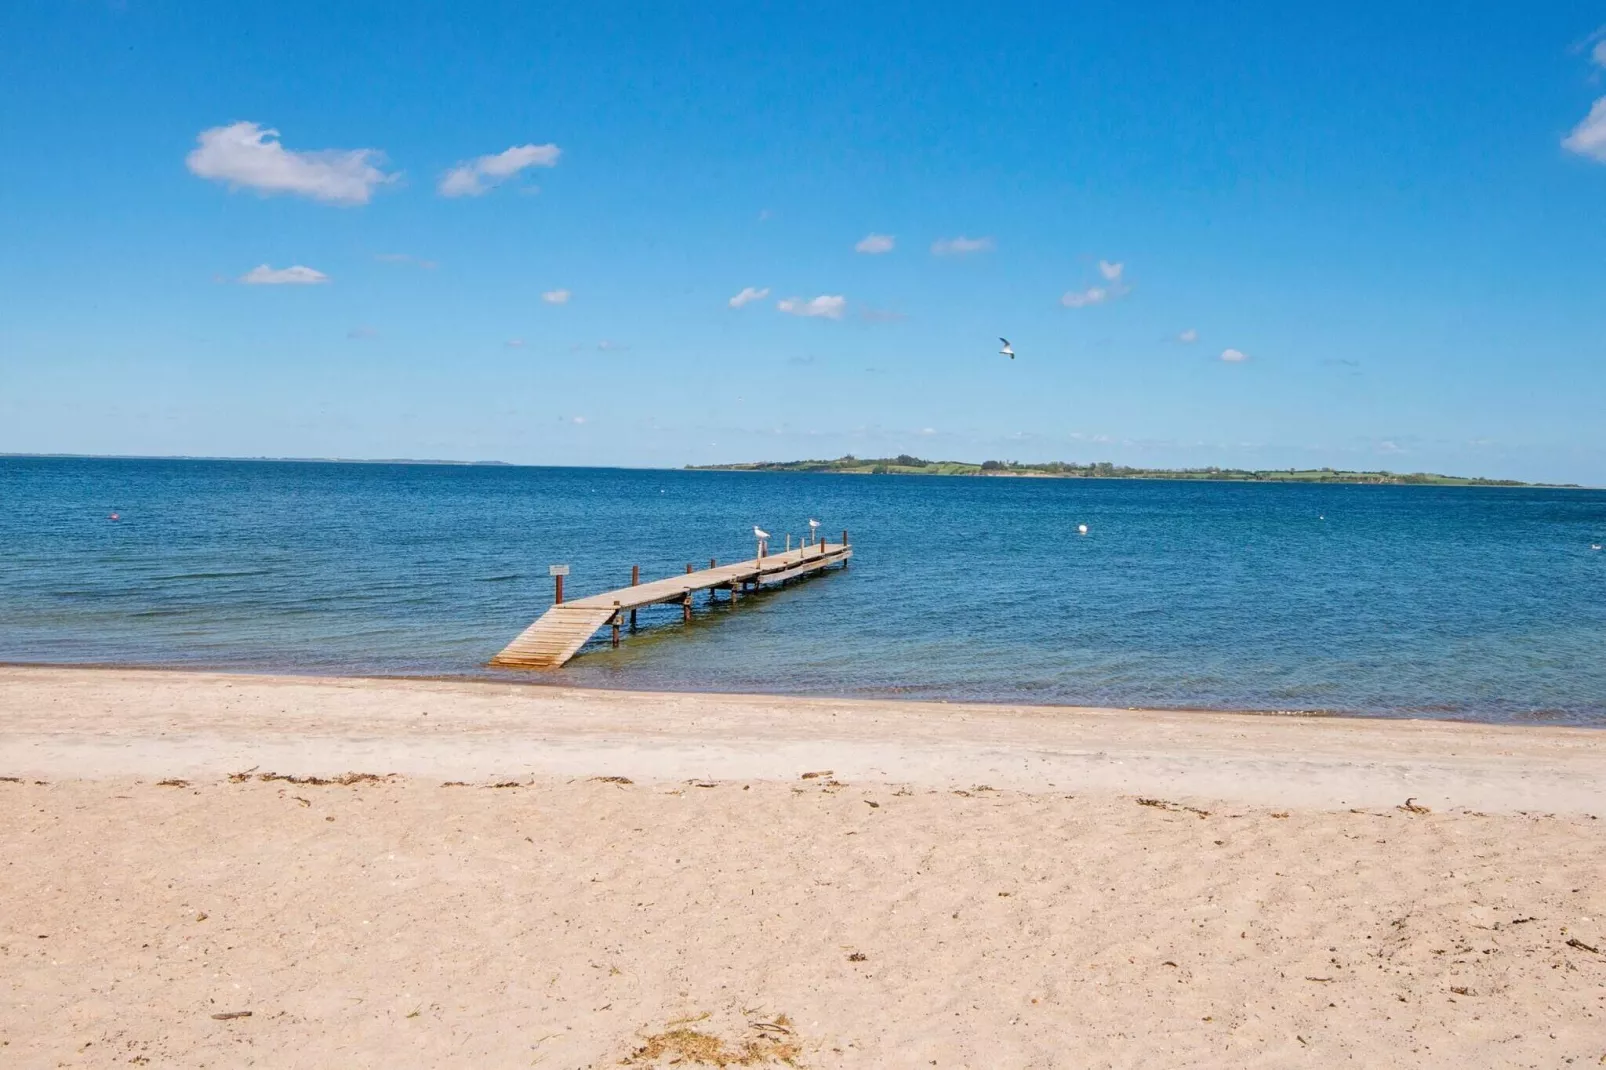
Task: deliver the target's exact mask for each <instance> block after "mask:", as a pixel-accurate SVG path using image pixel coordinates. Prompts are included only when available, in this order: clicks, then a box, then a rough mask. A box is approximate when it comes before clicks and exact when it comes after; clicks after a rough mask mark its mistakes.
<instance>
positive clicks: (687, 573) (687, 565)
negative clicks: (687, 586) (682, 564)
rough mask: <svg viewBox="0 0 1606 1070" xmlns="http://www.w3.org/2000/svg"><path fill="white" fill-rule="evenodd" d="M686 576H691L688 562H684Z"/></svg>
mask: <svg viewBox="0 0 1606 1070" xmlns="http://www.w3.org/2000/svg"><path fill="white" fill-rule="evenodd" d="M686 575H688V576H690V575H691V562H690V561H688V562H686Z"/></svg>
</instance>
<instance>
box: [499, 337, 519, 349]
mask: <svg viewBox="0 0 1606 1070" xmlns="http://www.w3.org/2000/svg"><path fill="white" fill-rule="evenodd" d="M502 344H503V345H505V346H507V347H508V348H509V349H523V348H524V339H522V338H509V339H508V340H507V341H505V342H503V343H502Z"/></svg>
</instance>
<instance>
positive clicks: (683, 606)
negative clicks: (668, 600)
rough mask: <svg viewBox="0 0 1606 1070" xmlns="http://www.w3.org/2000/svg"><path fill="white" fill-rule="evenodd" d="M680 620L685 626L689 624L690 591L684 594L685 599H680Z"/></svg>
mask: <svg viewBox="0 0 1606 1070" xmlns="http://www.w3.org/2000/svg"><path fill="white" fill-rule="evenodd" d="M680 619H681V620H682V621H684V622H685V623H687V624H690V623H691V592H690V591H687V592H686V597H685V598H682V599H681V600H680Z"/></svg>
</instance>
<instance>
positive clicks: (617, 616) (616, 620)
mask: <svg viewBox="0 0 1606 1070" xmlns="http://www.w3.org/2000/svg"><path fill="white" fill-rule="evenodd" d="M623 618H624V613H623V612H622V611H621V610H620V609H619V603H618V602H614V604H613V647H614V649H615V650H617V649H619V624H620V621H621V620H622V619H623Z"/></svg>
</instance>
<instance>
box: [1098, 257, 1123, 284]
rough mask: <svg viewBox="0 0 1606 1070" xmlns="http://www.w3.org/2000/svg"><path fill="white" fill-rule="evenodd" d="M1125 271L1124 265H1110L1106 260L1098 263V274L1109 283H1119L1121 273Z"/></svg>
mask: <svg viewBox="0 0 1606 1070" xmlns="http://www.w3.org/2000/svg"><path fill="white" fill-rule="evenodd" d="M1125 270H1126V265H1125V264H1112V263H1110V261H1108V260H1100V261H1099V274H1100V275H1103V276H1104V278H1105V279H1106V280H1107V281H1109V282H1120V281H1121V272H1123V271H1125Z"/></svg>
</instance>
